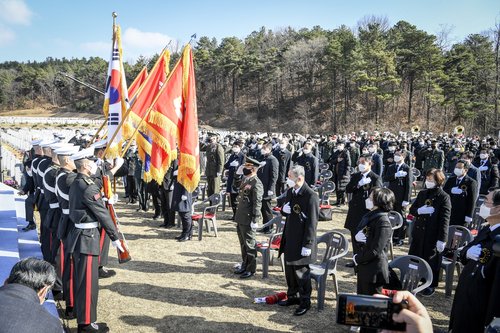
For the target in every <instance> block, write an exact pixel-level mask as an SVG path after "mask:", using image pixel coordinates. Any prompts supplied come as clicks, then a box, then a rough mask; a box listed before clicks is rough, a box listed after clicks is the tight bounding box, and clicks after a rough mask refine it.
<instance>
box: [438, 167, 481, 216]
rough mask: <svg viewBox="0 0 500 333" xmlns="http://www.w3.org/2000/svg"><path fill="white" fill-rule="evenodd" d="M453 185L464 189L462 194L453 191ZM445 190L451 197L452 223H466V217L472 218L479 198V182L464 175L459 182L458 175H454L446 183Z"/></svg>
mask: <svg viewBox="0 0 500 333" xmlns="http://www.w3.org/2000/svg"><path fill="white" fill-rule="evenodd" d="M453 187H458V189H459V190H461V191H462V193H460V194H453V193H451V189H452V188H453ZM443 190H444V191H445V192H446V193H448V195H449V196H450V199H451V208H452V210H451V217H450V224H451V225H464V223H465V217H466V216H467V217H470V218H472V217H473V215H474V208H475V207H476V200H477V182H476V181H475V180H474V179H472V178H470V177H469V176H467V175H466V176H464V177H463V178H462V179H461V180H460V182H459V183H458V184H457V176H455V175H453V176H451V177H450V178H448V180H447V181H446V184H444V187H443Z"/></svg>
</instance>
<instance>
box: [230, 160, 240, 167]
mask: <svg viewBox="0 0 500 333" xmlns="http://www.w3.org/2000/svg"><path fill="white" fill-rule="evenodd" d="M238 165H240V163H239V162H238V161H237V160H234V161H232V162H231V163H229V166H232V167H237V166H238Z"/></svg>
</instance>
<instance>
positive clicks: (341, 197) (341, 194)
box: [335, 190, 345, 204]
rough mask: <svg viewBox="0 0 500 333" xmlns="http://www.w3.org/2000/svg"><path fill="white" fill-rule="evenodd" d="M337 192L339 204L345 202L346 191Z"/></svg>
mask: <svg viewBox="0 0 500 333" xmlns="http://www.w3.org/2000/svg"><path fill="white" fill-rule="evenodd" d="M335 194H336V195H337V204H345V191H341V190H337V191H335Z"/></svg>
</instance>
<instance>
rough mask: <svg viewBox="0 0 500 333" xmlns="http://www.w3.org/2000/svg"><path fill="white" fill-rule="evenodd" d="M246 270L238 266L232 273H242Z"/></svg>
mask: <svg viewBox="0 0 500 333" xmlns="http://www.w3.org/2000/svg"><path fill="white" fill-rule="evenodd" d="M246 271H247V270H246V269H245V268H240V269H237V270H235V271H234V274H243V273H245V272H246Z"/></svg>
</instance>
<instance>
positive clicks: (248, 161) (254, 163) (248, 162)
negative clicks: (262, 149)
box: [245, 156, 260, 167]
mask: <svg viewBox="0 0 500 333" xmlns="http://www.w3.org/2000/svg"><path fill="white" fill-rule="evenodd" d="M245 166H247V167H259V166H260V162H259V161H257V160H254V159H253V158H251V157H248V156H245Z"/></svg>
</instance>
